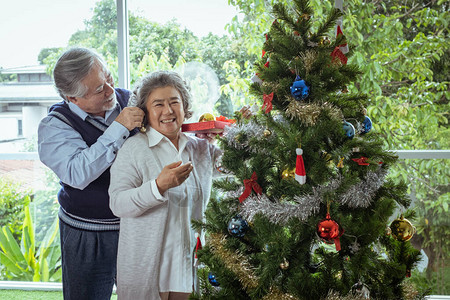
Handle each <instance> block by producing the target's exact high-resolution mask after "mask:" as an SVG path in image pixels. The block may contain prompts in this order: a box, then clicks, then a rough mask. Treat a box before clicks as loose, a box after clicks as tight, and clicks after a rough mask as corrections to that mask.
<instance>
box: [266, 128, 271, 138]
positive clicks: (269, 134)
mask: <svg viewBox="0 0 450 300" xmlns="http://www.w3.org/2000/svg"><path fill="white" fill-rule="evenodd" d="M271 135H272V131H270V130H269V129H265V130H264V136H265V137H268V136H271Z"/></svg>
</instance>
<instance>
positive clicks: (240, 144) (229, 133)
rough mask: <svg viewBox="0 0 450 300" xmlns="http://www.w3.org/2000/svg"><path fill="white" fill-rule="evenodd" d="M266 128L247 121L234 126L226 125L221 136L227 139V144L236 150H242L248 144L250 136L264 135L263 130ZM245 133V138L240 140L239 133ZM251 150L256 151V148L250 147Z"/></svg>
mask: <svg viewBox="0 0 450 300" xmlns="http://www.w3.org/2000/svg"><path fill="white" fill-rule="evenodd" d="M265 129H266V128H265V127H263V126H261V125H259V124H256V123H255V122H252V121H250V122H248V123H247V124H243V123H241V124H238V125H235V126H226V127H225V129H224V133H223V138H224V139H225V140H226V141H227V143H228V145H229V146H231V147H234V148H236V149H238V150H242V149H244V148H247V147H248V146H249V141H250V139H251V138H252V137H261V136H264V130H265ZM240 134H245V135H246V136H247V138H246V139H245V140H242V139H241V138H240V137H239V135H240ZM251 151H252V152H255V153H256V152H258V151H257V149H251Z"/></svg>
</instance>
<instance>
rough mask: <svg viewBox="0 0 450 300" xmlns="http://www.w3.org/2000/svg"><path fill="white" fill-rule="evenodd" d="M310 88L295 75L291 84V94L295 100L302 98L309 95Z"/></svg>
mask: <svg viewBox="0 0 450 300" xmlns="http://www.w3.org/2000/svg"><path fill="white" fill-rule="evenodd" d="M309 91H310V88H309V86H308V85H307V84H306V82H305V81H304V80H303V79H301V78H300V76H298V75H297V77H296V78H295V81H294V83H293V84H292V86H291V94H292V96H294V98H295V100H304V99H306V98H308V96H309Z"/></svg>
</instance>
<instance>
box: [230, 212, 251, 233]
mask: <svg viewBox="0 0 450 300" xmlns="http://www.w3.org/2000/svg"><path fill="white" fill-rule="evenodd" d="M247 230H248V223H247V221H245V220H244V219H243V218H242V217H241V216H240V215H236V216H235V217H233V218H232V219H231V220H230V222H228V232H229V233H230V234H231V235H232V236H235V237H243V236H244V235H245V233H246V232H247Z"/></svg>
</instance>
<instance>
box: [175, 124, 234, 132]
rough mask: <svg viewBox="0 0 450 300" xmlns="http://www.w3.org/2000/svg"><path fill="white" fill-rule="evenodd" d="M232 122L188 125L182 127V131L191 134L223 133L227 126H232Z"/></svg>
mask: <svg viewBox="0 0 450 300" xmlns="http://www.w3.org/2000/svg"><path fill="white" fill-rule="evenodd" d="M230 124H231V123H230V122H223V121H206V122H196V123H187V124H182V125H181V131H183V132H191V133H217V134H219V133H222V132H223V129H224V128H225V126H227V125H230Z"/></svg>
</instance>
